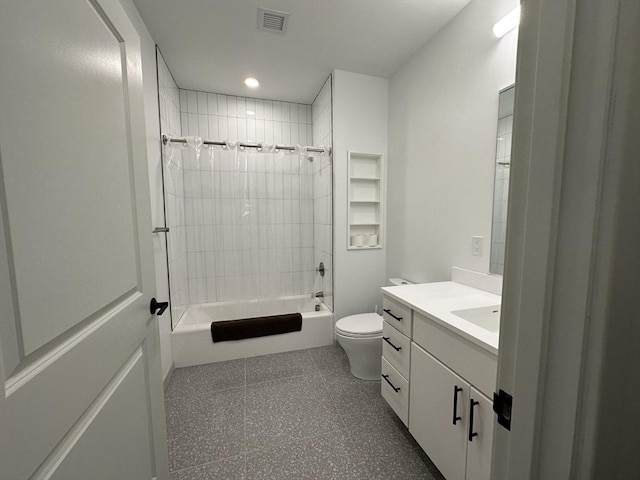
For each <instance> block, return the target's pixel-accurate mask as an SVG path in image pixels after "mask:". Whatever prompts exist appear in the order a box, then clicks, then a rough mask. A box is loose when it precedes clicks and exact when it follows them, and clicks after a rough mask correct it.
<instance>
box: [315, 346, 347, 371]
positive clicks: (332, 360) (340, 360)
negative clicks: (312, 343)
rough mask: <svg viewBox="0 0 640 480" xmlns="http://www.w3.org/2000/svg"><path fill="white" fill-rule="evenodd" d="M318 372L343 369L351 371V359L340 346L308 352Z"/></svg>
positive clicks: (318, 348) (319, 348)
mask: <svg viewBox="0 0 640 480" xmlns="http://www.w3.org/2000/svg"><path fill="white" fill-rule="evenodd" d="M308 351H309V353H310V354H311V358H312V359H313V363H314V364H315V365H316V367H317V368H318V370H332V369H336V368H338V369H341V370H345V371H347V372H348V371H349V368H350V367H349V358H348V357H347V354H346V353H345V351H344V350H343V349H342V347H341V346H340V345H338V344H335V345H328V346H326V347H317V348H311V349H309V350H308Z"/></svg>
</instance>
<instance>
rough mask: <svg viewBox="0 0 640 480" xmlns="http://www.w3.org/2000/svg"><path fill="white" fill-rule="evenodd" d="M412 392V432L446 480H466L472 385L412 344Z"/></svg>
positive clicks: (410, 420) (410, 405)
mask: <svg viewBox="0 0 640 480" xmlns="http://www.w3.org/2000/svg"><path fill="white" fill-rule="evenodd" d="M409 395H410V400H409V431H410V432H411V434H412V435H413V437H414V438H415V439H416V440H417V441H418V443H419V444H420V446H421V447H422V448H423V449H424V451H425V452H428V454H429V458H431V460H433V463H435V465H436V467H438V469H439V470H440V471H441V472H442V474H443V475H444V477H445V478H446V479H447V480H464V478H465V470H466V454H467V427H468V424H469V423H468V422H469V419H468V413H469V411H468V410H467V408H468V405H469V384H468V383H467V382H465V381H464V380H462V379H461V378H460V377H459V376H457V375H456V374H455V373H453V372H452V371H451V370H449V369H448V368H447V367H445V366H444V365H443V364H442V363H440V362H439V361H438V360H436V359H435V358H434V357H432V356H431V355H429V354H428V353H427V352H426V351H424V350H423V349H422V348H420V347H418V346H417V345H416V344H415V343H412V344H411V391H410V392H409ZM454 418H455V420H454Z"/></svg>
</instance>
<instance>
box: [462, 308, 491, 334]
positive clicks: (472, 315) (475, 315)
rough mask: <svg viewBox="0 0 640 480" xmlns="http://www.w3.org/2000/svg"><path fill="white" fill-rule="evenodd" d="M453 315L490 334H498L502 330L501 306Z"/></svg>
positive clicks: (473, 309) (474, 309)
mask: <svg viewBox="0 0 640 480" xmlns="http://www.w3.org/2000/svg"><path fill="white" fill-rule="evenodd" d="M451 313H452V314H454V315H455V316H457V317H460V318H462V319H463V320H466V321H467V322H471V323H473V324H474V325H477V326H479V327H480V328H484V329H485V330H489V331H490V332H494V333H498V331H499V330H500V305H490V306H488V307H478V308H466V309H464V310H454V311H453V312H451Z"/></svg>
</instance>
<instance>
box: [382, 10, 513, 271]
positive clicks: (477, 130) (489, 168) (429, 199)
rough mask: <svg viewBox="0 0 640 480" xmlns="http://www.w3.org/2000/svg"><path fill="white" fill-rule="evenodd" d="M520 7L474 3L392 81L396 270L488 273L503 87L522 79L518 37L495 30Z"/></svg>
mask: <svg viewBox="0 0 640 480" xmlns="http://www.w3.org/2000/svg"><path fill="white" fill-rule="evenodd" d="M517 5H518V2H517V1H512V0H509V1H492V2H486V1H480V0H473V1H471V3H469V5H467V6H466V7H465V8H464V9H463V10H462V11H461V12H460V13H459V14H458V15H457V16H456V17H454V18H453V20H452V21H451V22H450V23H449V24H447V25H446V26H445V27H444V28H443V29H442V30H441V31H440V32H439V33H438V34H437V35H436V36H435V37H433V38H432V39H431V40H430V41H429V43H427V44H426V45H425V46H424V47H423V48H422V49H421V50H420V51H419V52H418V53H417V54H416V55H415V57H414V58H412V59H411V60H410V61H409V62H408V63H407V64H406V65H404V66H403V67H402V68H401V69H400V70H399V71H398V72H397V73H395V74H394V75H393V76H392V78H391V79H390V84H389V85H390V89H389V162H388V188H387V192H388V204H387V211H388V212H389V214H388V215H387V245H388V255H387V276H389V277H405V278H407V279H409V280H412V281H414V282H428V281H441V280H448V279H449V278H450V271H451V266H453V265H455V266H460V267H464V268H468V269H471V270H477V271H481V272H487V273H488V272H489V251H490V245H491V242H490V240H491V214H492V199H493V175H494V161H495V149H496V129H497V122H498V91H499V90H500V89H502V88H504V87H505V86H507V85H509V84H511V83H513V82H514V79H515V57H516V39H517V31H512V32H511V33H508V34H507V35H506V36H504V37H503V38H502V39H497V38H495V37H494V35H493V33H492V27H493V25H494V23H495V22H496V21H498V20H499V19H500V18H502V17H503V16H504V15H505V14H506V13H508V12H509V11H510V10H511V9H512V8H514V7H515V6H517ZM472 236H482V237H484V241H483V253H484V256H482V257H475V256H472V255H471V237H472Z"/></svg>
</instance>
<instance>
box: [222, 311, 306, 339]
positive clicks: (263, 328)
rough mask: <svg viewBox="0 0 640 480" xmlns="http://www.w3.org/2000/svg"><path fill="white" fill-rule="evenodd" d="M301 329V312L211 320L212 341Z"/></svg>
mask: <svg viewBox="0 0 640 480" xmlns="http://www.w3.org/2000/svg"><path fill="white" fill-rule="evenodd" d="M300 330H302V314H301V313H287V314H285V315H272V316H269V317H255V318H243V319H240V320H227V321H224V322H211V339H212V340H213V343H217V342H225V341H227V340H242V339H243V338H256V337H266V336H269V335H279V334H281V333H289V332H299V331H300Z"/></svg>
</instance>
